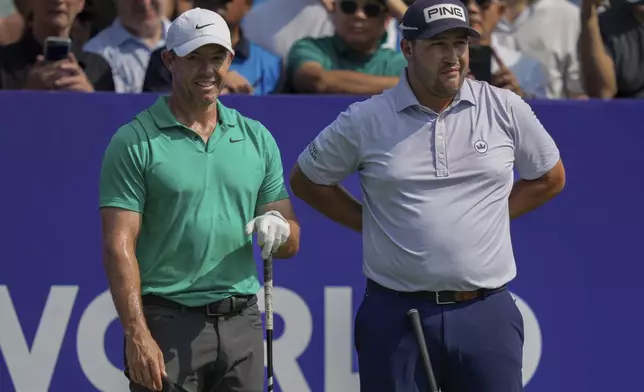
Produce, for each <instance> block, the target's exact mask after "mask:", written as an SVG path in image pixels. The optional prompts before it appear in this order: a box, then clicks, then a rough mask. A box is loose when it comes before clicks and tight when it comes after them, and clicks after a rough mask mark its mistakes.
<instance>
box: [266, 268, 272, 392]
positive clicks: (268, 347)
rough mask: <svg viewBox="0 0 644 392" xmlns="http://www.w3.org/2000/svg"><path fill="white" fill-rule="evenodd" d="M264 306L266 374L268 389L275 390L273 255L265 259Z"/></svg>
mask: <svg viewBox="0 0 644 392" xmlns="http://www.w3.org/2000/svg"><path fill="white" fill-rule="evenodd" d="M264 307H265V312H264V314H265V316H266V356H267V364H266V373H267V374H266V376H267V379H268V391H269V392H272V391H273V256H272V255H271V256H268V258H267V259H265V260H264Z"/></svg>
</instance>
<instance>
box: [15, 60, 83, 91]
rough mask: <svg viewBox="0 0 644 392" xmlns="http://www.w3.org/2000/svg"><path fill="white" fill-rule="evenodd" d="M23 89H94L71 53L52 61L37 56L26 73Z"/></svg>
mask: <svg viewBox="0 0 644 392" xmlns="http://www.w3.org/2000/svg"><path fill="white" fill-rule="evenodd" d="M25 89H27V90H70V91H85V92H92V91H94V87H93V86H92V84H91V83H90V81H89V80H88V79H87V75H85V72H83V70H82V69H81V67H80V65H79V64H78V61H77V60H76V57H74V55H73V54H71V53H70V54H69V58H67V59H65V60H60V61H56V62H52V63H48V62H46V61H45V59H44V57H43V56H38V57H37V58H36V64H35V65H34V67H33V68H32V69H31V70H30V71H29V73H28V74H27V82H26V83H25Z"/></svg>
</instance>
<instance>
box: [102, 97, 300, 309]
mask: <svg viewBox="0 0 644 392" xmlns="http://www.w3.org/2000/svg"><path fill="white" fill-rule="evenodd" d="M217 110H218V113H219V124H218V125H217V127H216V128H215V131H214V133H213V134H212V136H211V137H210V139H209V140H208V143H205V142H204V141H203V140H202V139H201V138H200V137H199V136H197V134H196V133H195V132H193V131H192V130H191V129H189V128H187V127H185V126H184V125H182V124H180V123H179V122H178V121H177V120H176V118H175V117H174V115H173V114H172V112H170V109H169V108H168V105H167V96H164V97H161V98H159V99H158V100H157V102H156V103H155V104H154V105H153V106H151V107H150V108H149V109H147V110H145V111H143V112H141V113H140V114H139V115H137V116H136V118H135V119H134V120H132V121H131V122H130V123H128V124H126V125H124V126H122V127H121V128H119V130H118V131H117V132H116V134H115V135H114V136H113V137H112V140H111V141H110V143H109V146H108V148H107V151H106V153H105V156H104V158H103V159H104V160H103V166H102V170H101V178H100V206H101V207H118V208H123V209H126V210H131V211H135V212H138V213H140V214H142V226H141V231H140V234H139V239H138V242H137V247H136V256H137V258H138V262H139V268H140V272H141V291H142V294H143V295H145V294H157V295H160V296H164V297H166V298H169V299H171V300H174V301H176V302H179V303H182V304H184V305H186V306H199V305H204V304H206V303H210V302H214V301H218V300H220V299H222V298H225V297H227V296H230V295H236V294H241V295H246V294H255V293H257V291H258V290H259V289H260V285H259V280H258V277H257V267H256V264H255V259H254V257H253V247H252V236H247V235H246V234H245V233H244V229H245V226H246V224H247V223H248V221H250V220H251V219H252V218H253V217H254V216H255V215H256V210H257V206H259V205H262V204H266V203H270V202H274V201H277V200H281V199H286V198H288V193H287V191H286V188H285V186H284V179H283V168H282V160H281V156H280V151H279V149H278V147H277V144H276V142H275V139H274V138H273V136H272V135H271V134H270V133H269V131H268V130H267V129H266V128H265V127H264V126H263V125H262V124H261V123H259V122H258V121H255V120H251V119H248V118H246V117H244V116H242V115H241V114H240V113H239V112H237V111H236V110H234V109H229V108H227V107H226V106H224V105H223V104H221V103H220V102H218V103H217Z"/></svg>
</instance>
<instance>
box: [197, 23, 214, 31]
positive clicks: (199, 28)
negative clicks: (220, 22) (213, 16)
mask: <svg viewBox="0 0 644 392" xmlns="http://www.w3.org/2000/svg"><path fill="white" fill-rule="evenodd" d="M212 25H214V23H208V24H205V25H203V26H199V25H196V26H195V29H197V30H201V29H203V28H204V27H208V26H212Z"/></svg>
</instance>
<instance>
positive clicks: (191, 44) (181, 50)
mask: <svg viewBox="0 0 644 392" xmlns="http://www.w3.org/2000/svg"><path fill="white" fill-rule="evenodd" d="M206 45H219V46H223V47H224V48H225V49H226V50H228V51H229V52H230V53H232V54H235V51H234V50H233V48H231V47H230V44H229V43H227V42H225V41H224V40H222V39H219V38H217V37H214V36H212V35H202V36H201V37H197V38H195V39H192V40H190V41H188V42H186V43H184V44H181V45H179V46H177V47H175V48H173V49H172V50H174V53H176V54H177V56H179V57H184V56H186V55H187V54H189V53H192V52H194V51H195V50H197V49H199V48H201V47H202V46H206Z"/></svg>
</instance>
